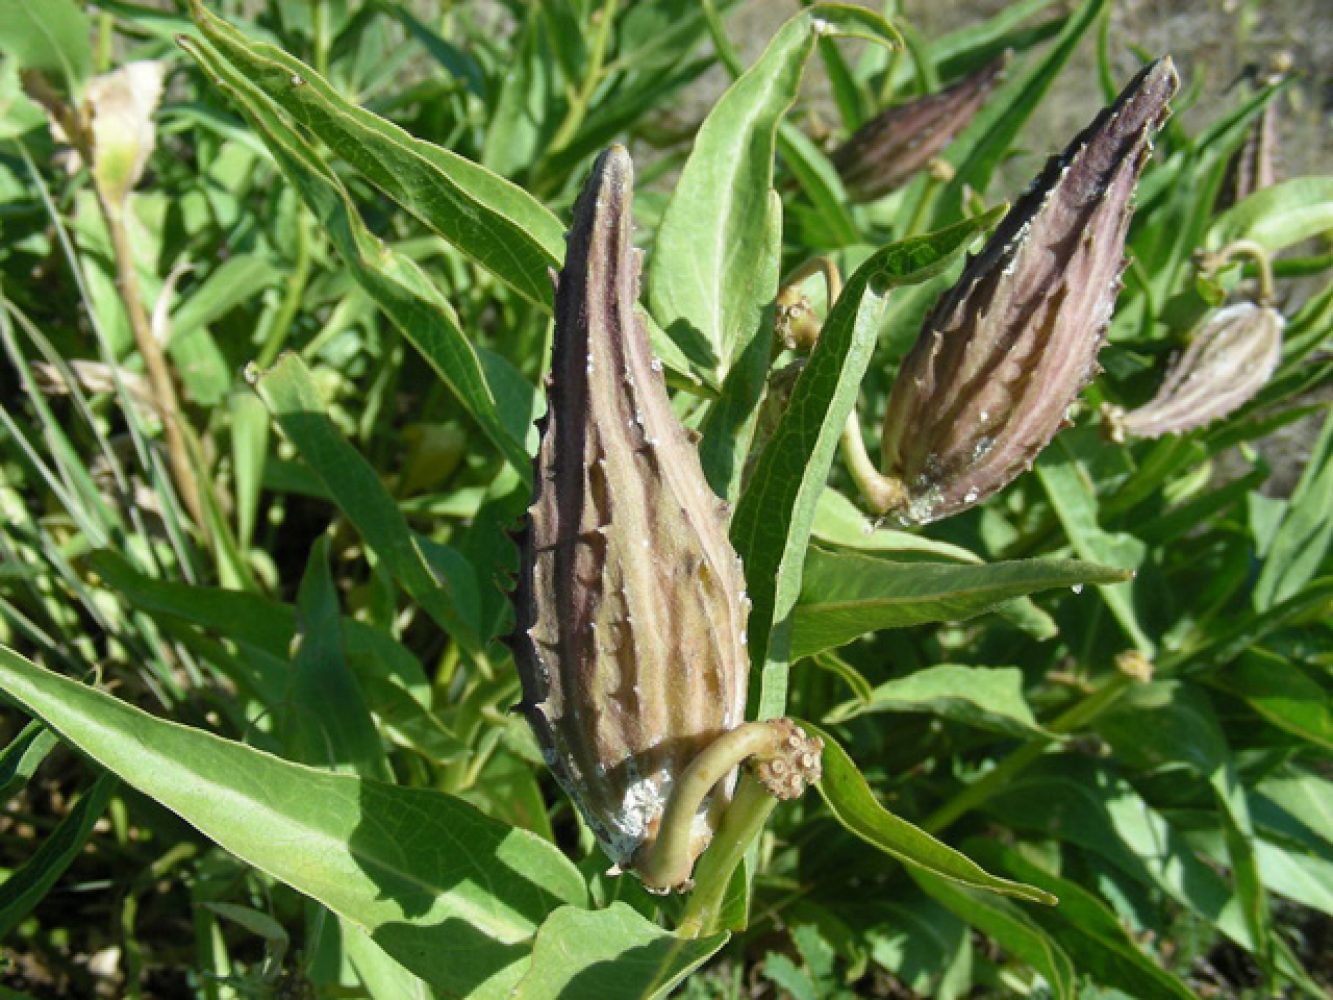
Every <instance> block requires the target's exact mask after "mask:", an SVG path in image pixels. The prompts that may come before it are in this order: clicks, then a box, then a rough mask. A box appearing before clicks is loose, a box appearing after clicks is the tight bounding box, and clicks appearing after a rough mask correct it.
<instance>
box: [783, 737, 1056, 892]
mask: <svg viewBox="0 0 1333 1000" xmlns="http://www.w3.org/2000/svg"><path fill="white" fill-rule="evenodd" d="M801 725H802V726H804V727H805V728H806V729H808V730H809V731H810V732H812V733H814V734H816V735H817V736H819V737H821V738H822V739H823V740H824V777H823V780H822V781H820V782H819V784H818V785H817V786H816V787H817V788H818V789H819V794H820V795H822V796H823V798H824V801H825V802H826V803H827V804H828V806H829V808H830V809H831V810H832V811H833V815H834V817H835V818H836V819H837V820H838V822H839V823H841V824H842V825H843V826H845V827H846V828H847V829H848V830H850V831H851V832H852V833H854V834H856V835H857V836H858V837H860V838H861V839H862V840H865V841H867V842H868V843H870V844H873V845H874V846H875V847H878V848H879V849H880V850H881V851H884V852H885V853H886V854H890V855H892V856H893V857H895V858H897V859H898V860H899V861H901V862H903V864H905V865H908V866H910V867H912V868H919V869H922V870H924V871H926V872H929V873H930V874H931V875H935V876H938V877H939V878H942V879H946V880H948V881H950V882H957V883H959V884H961V885H966V886H970V887H971V888H974V889H986V890H989V891H990V892H998V893H1001V894H1003V895H1006V896H1015V897H1017V898H1019V899H1025V900H1028V901H1029V902H1033V903H1046V904H1048V905H1054V904H1055V902H1056V899H1055V897H1054V896H1052V895H1051V894H1050V893H1048V892H1045V891H1043V890H1041V889H1038V888H1036V887H1034V886H1030V885H1024V884H1023V883H1022V882H1012V881H1010V880H1009V879H1005V878H999V877H997V876H995V875H991V874H989V873H987V872H986V871H985V870H984V869H983V868H982V867H981V866H980V865H978V864H977V863H976V862H975V861H973V860H971V859H970V858H968V857H967V856H966V855H964V854H960V853H959V852H957V851H955V850H954V849H953V848H952V847H949V846H948V845H946V844H944V843H942V842H941V841H939V840H936V839H935V838H934V837H932V836H931V835H930V834H928V833H927V832H926V831H925V830H922V829H919V828H918V827H915V826H913V825H912V824H911V823H909V822H907V820H905V819H902V818H901V817H898V816H895V815H893V813H891V812H889V811H888V810H887V809H885V808H884V807H883V806H882V805H880V804H879V801H878V800H877V799H876V798H875V793H874V792H872V791H871V790H870V786H869V785H868V784H866V779H865V778H864V777H863V776H862V774H861V772H860V771H859V770H857V767H856V764H855V763H853V761H852V759H851V758H850V757H849V756H847V751H846V750H844V749H843V748H842V747H841V746H840V745H839V744H838V742H837V740H835V739H833V737H832V736H830V735H829V734H828V733H826V732H825V731H824V730H822V729H820V728H819V727H817V726H812V725H810V724H809V723H808V722H803V723H801Z"/></svg>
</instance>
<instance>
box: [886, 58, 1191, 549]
mask: <svg viewBox="0 0 1333 1000" xmlns="http://www.w3.org/2000/svg"><path fill="white" fill-rule="evenodd" d="M1178 83H1179V81H1178V80H1177V78H1176V73H1175V69H1174V67H1173V66H1172V64H1171V60H1170V59H1162V60H1160V61H1158V62H1155V63H1153V64H1152V65H1150V66H1148V67H1146V68H1145V69H1144V70H1143V71H1142V72H1140V73H1139V74H1138V75H1137V76H1136V77H1135V78H1134V79H1133V81H1131V82H1130V84H1129V86H1127V87H1126V88H1125V90H1124V92H1123V93H1121V95H1120V96H1119V98H1117V99H1116V101H1115V103H1114V104H1112V105H1111V106H1110V107H1109V108H1106V109H1105V110H1103V111H1102V112H1101V113H1100V114H1099V115H1098V116H1097V118H1096V119H1095V120H1094V121H1093V122H1092V124H1091V125H1090V126H1089V127H1088V128H1087V129H1086V130H1084V131H1083V132H1082V133H1081V134H1080V135H1079V136H1078V137H1077V138H1076V139H1075V140H1074V141H1073V143H1071V144H1070V146H1069V148H1068V149H1067V150H1066V151H1065V152H1064V153H1063V154H1062V155H1060V156H1058V157H1054V158H1052V159H1051V160H1050V161H1049V162H1048V163H1047V165H1046V168H1045V170H1043V171H1042V173H1041V175H1040V176H1038V177H1037V179H1036V180H1035V181H1034V182H1033V184H1032V186H1031V187H1030V188H1029V189H1028V191H1027V192H1026V193H1025V194H1024V195H1023V197H1022V198H1020V199H1019V200H1018V202H1017V204H1015V205H1014V207H1013V209H1012V211H1010V212H1009V214H1008V215H1007V216H1006V217H1005V219H1004V221H1003V222H1002V223H1001V224H1000V225H999V227H998V228H997V229H996V231H995V233H994V234H993V235H992V237H991V238H990V240H989V241H988V242H987V244H986V245H985V247H984V248H983V249H982V250H981V252H980V253H979V254H977V256H976V257H974V258H972V259H971V260H970V261H969V262H968V264H967V267H966V268H965V269H964V271H963V274H962V277H961V278H960V279H959V280H958V283H957V284H955V285H954V286H953V288H951V289H950V290H949V291H948V292H946V293H945V294H944V295H943V297H942V298H941V299H940V301H939V302H937V303H936V305H935V308H934V310H933V311H932V312H931V314H930V316H929V318H928V319H927V320H926V323H925V326H924V327H923V329H922V331H921V334H920V336H919V337H918V339H917V341H916V344H915V345H914V346H913V348H912V350H911V351H910V352H909V353H908V355H907V357H906V359H905V360H904V361H903V365H902V368H901V370H900V371H899V373H898V376H897V379H896V381H895V382H894V385H893V391H892V394H891V397H890V400H889V407H888V412H887V413H886V415H885V420H884V432H883V438H882V443H883V466H882V468H883V471H884V474H885V477H886V479H887V481H888V482H890V483H892V484H893V485H894V489H893V490H891V491H889V493H890V494H892V496H891V499H889V501H888V502H889V504H890V506H889V510H890V511H892V512H893V513H895V514H896V515H897V516H898V517H899V518H900V519H901V520H904V521H908V522H915V523H924V522H927V521H933V520H935V519H937V518H941V517H947V516H948V515H951V514H955V513H957V512H959V511H961V510H964V509H966V508H968V507H970V506H972V505H973V504H976V503H979V502H980V501H982V500H984V499H985V498H986V497H988V496H990V495H991V494H993V493H995V492H996V491H997V490H1000V489H1001V488H1003V487H1004V486H1006V485H1007V484H1008V483H1009V482H1010V481H1011V480H1013V479H1014V477H1015V476H1017V475H1018V474H1019V473H1020V472H1022V471H1023V470H1024V469H1026V468H1029V467H1031V465H1032V462H1033V460H1034V459H1035V458H1036V456H1037V453H1038V452H1040V451H1041V450H1042V448H1044V447H1045V446H1046V445H1047V444H1048V443H1049V442H1050V440H1051V438H1052V437H1053V436H1054V435H1055V433H1056V431H1058V430H1059V429H1060V427H1061V425H1062V424H1063V423H1064V422H1065V421H1066V411H1067V410H1068V408H1069V406H1070V404H1071V403H1072V402H1073V401H1074V400H1075V398H1076V397H1077V396H1078V394H1079V392H1080V391H1081V390H1082V388H1083V386H1084V385H1086V384H1087V382H1088V380H1089V379H1090V378H1091V377H1092V375H1093V373H1094V370H1095V366H1096V357H1097V352H1098V350H1099V349H1100V348H1101V346H1102V343H1103V341H1104V340H1105V337H1106V329H1107V326H1108V325H1109V323H1110V319H1111V311H1112V308H1113V306H1114V304H1115V298H1116V295H1117V294H1118V292H1119V289H1120V274H1121V272H1122V270H1123V268H1124V246H1125V235H1126V232H1127V230H1128V228H1129V220H1130V215H1131V214H1132V209H1131V199H1132V195H1133V192H1134V185H1135V183H1136V182H1137V180H1138V178H1139V174H1140V173H1141V172H1142V170H1143V166H1144V164H1145V162H1146V161H1147V158H1148V155H1149V152H1150V149H1151V137H1152V135H1153V133H1154V132H1155V131H1156V130H1157V129H1158V128H1159V127H1160V126H1161V124H1162V122H1163V121H1164V120H1165V119H1166V116H1167V101H1168V100H1169V99H1170V97H1171V95H1172V94H1174V93H1175V91H1176V87H1177V86H1178Z"/></svg>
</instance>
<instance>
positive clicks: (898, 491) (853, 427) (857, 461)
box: [839, 410, 907, 514]
mask: <svg viewBox="0 0 1333 1000" xmlns="http://www.w3.org/2000/svg"><path fill="white" fill-rule="evenodd" d="M839 443H840V445H841V447H842V460H843V462H844V463H846V465H847V471H848V472H849V473H850V474H851V477H852V481H853V482H854V483H856V488H857V489H859V490H860V491H861V495H862V496H863V497H865V501H866V504H867V505H868V506H869V507H870V509H871V510H872V511H874V512H875V513H876V514H886V513H888V512H889V511H891V510H897V509H898V508H900V507H902V506H903V505H904V504H906V503H907V490H906V488H905V487H904V486H903V484H902V480H900V479H899V478H898V477H897V476H885V475H882V474H881V473H880V471H879V469H877V468H876V467H875V463H874V462H873V461H872V460H871V458H870V454H869V453H868V452H867V451H866V443H865V439H864V438H862V437H861V424H860V422H859V421H858V420H857V419H856V411H855V410H853V411H852V412H851V413H849V414H847V423H846V424H844V425H843V428H842V437H841V438H840V439H839Z"/></svg>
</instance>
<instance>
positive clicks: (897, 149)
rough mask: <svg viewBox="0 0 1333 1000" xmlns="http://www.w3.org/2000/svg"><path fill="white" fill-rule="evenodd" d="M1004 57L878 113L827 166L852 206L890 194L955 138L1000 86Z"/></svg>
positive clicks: (840, 148) (836, 152) (835, 152)
mask: <svg viewBox="0 0 1333 1000" xmlns="http://www.w3.org/2000/svg"><path fill="white" fill-rule="evenodd" d="M1007 62H1008V58H1007V56H1001V57H999V58H997V59H994V60H992V61H991V62H989V63H987V64H986V65H985V66H983V67H982V68H981V69H979V70H977V71H976V72H975V73H972V74H970V75H968V76H965V77H963V78H962V79H961V80H959V81H958V82H957V83H955V84H954V85H953V86H951V87H946V88H945V89H944V90H941V91H940V92H939V93H937V94H927V95H926V96H925V97H918V98H916V99H915V100H912V101H907V102H905V103H903V104H896V105H894V106H893V107H891V108H888V109H886V110H885V111H882V112H880V113H879V114H878V115H876V116H875V117H874V118H872V119H870V120H869V121H868V122H866V123H865V124H864V125H862V126H861V127H860V128H859V129H857V130H856V132H855V133H853V135H852V137H851V138H850V139H848V140H847V142H845V143H844V144H843V145H842V146H840V147H838V149H837V150H835V151H834V153H833V155H832V157H830V158H831V159H832V161H833V165H834V166H835V167H837V169H838V173H839V174H840V175H841V177H842V182H843V184H844V185H846V188H847V193H848V194H849V195H851V197H852V198H853V199H855V200H856V201H870V200H872V199H874V198H879V197H881V196H882V195H886V194H888V193H889V192H890V191H893V190H896V189H897V188H900V187H902V186H903V184H905V183H906V182H907V181H908V180H910V179H911V177H912V175H913V174H914V173H916V172H917V171H918V170H920V169H922V168H923V167H925V166H926V164H928V163H929V162H930V161H931V160H932V159H933V158H934V157H936V156H938V155H939V153H940V151H941V150H943V149H944V147H945V146H947V145H948V144H949V143H950V142H952V141H953V138H954V136H956V135H957V134H958V133H959V132H961V131H962V130H963V129H964V128H965V127H966V126H967V123H968V122H970V121H971V120H972V116H973V115H975V114H976V113H977V110H978V109H979V108H980V107H981V105H982V103H983V102H985V100H986V98H987V96H988V95H989V94H990V92H991V91H992V90H994V89H995V86H996V84H997V83H999V81H1000V74H1001V73H1002V72H1003V70H1004V67H1005V64H1006V63H1007Z"/></svg>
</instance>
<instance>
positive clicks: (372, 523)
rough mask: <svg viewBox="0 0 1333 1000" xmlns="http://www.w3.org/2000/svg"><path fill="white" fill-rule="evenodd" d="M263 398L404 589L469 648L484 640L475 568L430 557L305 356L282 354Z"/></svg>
mask: <svg viewBox="0 0 1333 1000" xmlns="http://www.w3.org/2000/svg"><path fill="white" fill-rule="evenodd" d="M257 388H258V390H259V395H260V397H261V398H262V399H263V400H264V402H265V403H266V404H267V405H268V408H269V409H270V410H271V411H272V412H273V414H274V416H276V417H277V419H278V424H279V425H280V426H281V427H282V429H283V432H284V433H285V434H286V435H287V436H288V438H290V439H291V441H292V443H293V444H295V445H296V447H297V450H298V451H299V452H300V453H301V456H302V457H303V458H304V459H305V460H306V462H308V463H309V464H310V467H311V468H312V469H314V471H315V473H316V474H317V475H318V476H319V478H320V479H321V480H322V481H323V483H324V485H325V486H326V487H328V489H329V492H330V493H332V494H333V497H334V499H335V501H337V503H338V506H339V507H341V508H342V510H343V511H344V512H345V513H346V515H347V518H348V520H350V521H351V522H352V524H353V525H354V526H355V527H356V529H357V531H358V532H360V534H361V537H362V538H363V539H364V540H365V542H366V545H367V546H369V547H370V548H371V549H372V550H373V551H374V552H375V554H376V555H377V556H378V557H379V558H380V559H382V560H383V561H384V565H385V567H386V568H387V569H388V570H389V572H390V573H391V574H392V575H393V576H394V578H395V579H396V580H397V581H398V583H399V584H401V585H402V587H403V589H404V590H405V591H407V593H408V594H410V595H411V596H412V598H413V599H414V600H415V601H416V602H417V603H418V604H420V605H421V607H422V608H423V609H424V610H425V611H426V613H427V614H428V615H430V616H431V618H433V619H434V620H435V621H436V623H437V624H439V626H440V627H441V628H443V629H444V630H445V631H447V632H448V633H449V634H450V635H451V636H452V637H453V638H454V639H456V640H457V641H458V643H459V645H461V646H462V647H463V648H464V649H467V650H473V649H476V648H477V647H478V645H479V640H478V637H477V629H476V620H477V612H478V608H477V607H476V592H475V588H476V580H475V577H474V575H473V574H472V573H471V567H470V566H469V565H467V564H464V565H462V566H460V567H459V569H460V572H457V573H454V574H453V575H452V576H445V575H442V574H439V573H437V572H436V571H435V567H434V566H433V565H432V564H431V563H429V562H427V560H426V555H425V552H424V551H423V548H422V545H421V543H420V542H419V541H418V540H417V539H416V538H415V537H414V536H413V535H412V532H411V531H410V530H409V529H408V526H407V521H406V520H405V519H404V518H403V515H402V512H401V511H399V510H398V505H397V504H396V503H395V502H394V499H393V497H392V496H390V495H389V492H388V490H386V489H385V488H384V485H383V484H382V483H381V482H380V480H379V477H378V476H377V475H376V474H375V470H374V469H373V468H371V466H370V463H369V462H367V461H366V460H365V459H364V458H363V457H362V456H361V455H360V454H358V453H357V451H356V449H355V448H353V447H352V446H351V445H350V444H348V443H347V442H346V441H345V440H343V438H342V435H340V434H339V433H338V431H337V428H335V427H334V426H333V423H332V422H331V421H330V420H329V418H328V415H327V414H326V412H325V410H326V404H325V402H324V400H323V399H322V398H321V397H320V394H319V389H318V388H317V387H316V385H315V382H314V379H312V378H311V377H310V372H309V371H308V370H307V369H306V367H305V365H303V364H302V363H301V359H300V358H298V357H297V356H296V355H294V354H288V355H285V356H284V357H283V358H282V359H281V360H279V361H278V363H277V364H276V365H274V366H273V368H272V369H271V370H270V371H268V372H267V373H265V374H264V375H263V376H262V377H261V378H260V379H259V381H258V385H257Z"/></svg>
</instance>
